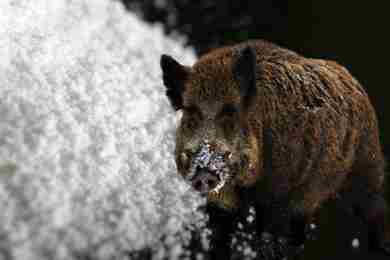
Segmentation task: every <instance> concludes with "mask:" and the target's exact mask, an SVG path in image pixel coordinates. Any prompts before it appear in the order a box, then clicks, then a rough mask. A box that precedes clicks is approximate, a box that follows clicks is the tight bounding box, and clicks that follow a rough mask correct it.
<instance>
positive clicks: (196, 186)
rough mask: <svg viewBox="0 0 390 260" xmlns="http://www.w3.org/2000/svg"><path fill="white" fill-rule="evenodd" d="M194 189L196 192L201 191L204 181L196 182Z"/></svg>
mask: <svg viewBox="0 0 390 260" xmlns="http://www.w3.org/2000/svg"><path fill="white" fill-rule="evenodd" d="M194 188H195V190H197V191H200V190H201V189H202V181H201V180H198V181H196V182H195V183H194Z"/></svg>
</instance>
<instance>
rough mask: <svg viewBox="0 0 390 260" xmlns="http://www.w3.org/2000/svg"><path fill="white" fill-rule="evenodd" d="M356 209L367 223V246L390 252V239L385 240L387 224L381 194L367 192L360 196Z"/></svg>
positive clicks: (384, 202)
mask: <svg viewBox="0 0 390 260" xmlns="http://www.w3.org/2000/svg"><path fill="white" fill-rule="evenodd" d="M356 209H357V210H356V212H357V214H358V215H359V216H360V217H362V218H363V220H364V221H365V222H366V223H367V226H368V236H369V247H370V248H371V249H380V250H383V251H384V252H385V253H387V254H390V241H386V232H385V228H386V226H387V224H388V223H386V214H387V205H386V201H385V200H384V198H383V196H382V194H379V193H377V194H369V195H367V196H365V198H361V199H360V200H359V201H358V203H357V205H356ZM387 239H389V238H387Z"/></svg>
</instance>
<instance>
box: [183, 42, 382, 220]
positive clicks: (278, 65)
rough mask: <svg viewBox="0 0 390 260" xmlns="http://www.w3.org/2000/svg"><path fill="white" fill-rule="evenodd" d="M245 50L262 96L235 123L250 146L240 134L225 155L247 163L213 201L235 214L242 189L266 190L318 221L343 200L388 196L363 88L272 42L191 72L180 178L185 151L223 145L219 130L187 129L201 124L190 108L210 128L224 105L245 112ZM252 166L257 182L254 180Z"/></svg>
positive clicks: (343, 73) (227, 53)
mask: <svg viewBox="0 0 390 260" xmlns="http://www.w3.org/2000/svg"><path fill="white" fill-rule="evenodd" d="M246 46H251V47H252V49H253V50H255V52H256V91H257V94H256V96H255V97H254V102H252V103H251V105H250V106H249V107H247V108H246V109H241V110H240V115H239V117H238V118H237V120H236V121H235V122H237V123H236V124H237V127H238V128H243V127H244V128H246V130H247V132H246V133H245V135H244V138H245V140H244V141H243V140H242V138H243V137H242V136H240V135H239V134H233V135H234V136H233V137H231V138H229V140H232V141H231V143H229V142H228V141H221V142H220V143H221V144H220V147H221V148H220V149H222V150H224V149H225V150H226V149H227V150H229V149H232V150H237V149H241V151H240V153H241V152H242V153H244V154H245V156H246V157H247V161H248V163H247V164H246V165H244V167H243V169H240V170H239V173H238V174H237V176H236V178H235V181H234V182H233V183H231V184H230V185H228V186H227V187H226V188H225V189H224V190H222V192H221V193H220V194H213V193H210V194H209V201H213V202H216V203H220V204H221V205H223V206H225V207H228V208H229V207H230V208H235V207H238V206H239V204H240V198H239V195H238V193H237V194H236V191H237V189H238V188H237V187H248V186H253V185H258V189H259V190H261V192H259V193H258V194H259V195H258V196H261V194H263V193H262V192H263V191H264V189H266V190H267V191H268V192H270V193H273V194H274V195H275V196H276V197H279V196H284V195H286V196H288V197H289V198H290V206H291V207H293V208H297V209H299V210H301V211H303V212H304V215H305V216H306V217H307V218H311V216H313V214H314V213H315V212H316V210H317V209H318V207H319V206H320V205H321V204H322V203H323V202H324V201H325V200H328V199H330V198H334V197H337V196H338V195H339V193H342V192H347V193H348V192H352V191H354V190H357V191H362V190H363V191H364V192H365V194H382V193H383V185H384V158H383V154H382V151H381V145H380V142H379V135H378V134H379V133H378V123H377V118H376V115H375V111H374V109H373V106H372V105H371V103H370V101H369V97H368V95H367V94H366V92H365V90H364V89H363V88H362V86H361V85H360V84H359V82H358V81H357V80H356V79H354V78H353V77H352V76H351V74H350V73H349V72H348V71H347V70H346V69H345V68H344V67H342V66H340V65H339V64H337V63H336V62H333V61H327V60H320V59H309V58H305V57H302V56H300V55H298V54H296V53H294V52H292V51H289V50H286V49H284V48H281V47H278V46H276V45H274V44H271V43H268V42H265V41H250V42H246V43H243V44H239V45H235V46H230V47H225V48H220V49H217V50H214V51H212V52H210V53H209V54H206V55H204V56H202V57H200V59H199V60H198V61H197V62H196V64H195V65H193V66H192V68H190V69H189V70H190V72H189V76H188V78H187V80H186V81H185V82H184V85H185V87H184V92H183V93H182V97H183V107H184V115H183V119H182V124H181V126H180V127H179V129H178V132H177V142H176V143H177V146H176V159H177V163H178V168H179V171H180V172H181V174H183V175H185V174H186V173H185V167H183V165H182V162H181V159H180V154H182V152H183V151H185V150H186V149H190V150H191V149H192V150H195V149H196V146H197V144H198V140H200V139H202V138H204V136H206V135H207V136H208V137H210V138H211V139H213V140H216V142H217V143H218V140H220V139H223V138H220V134H218V124H212V123H210V124H207V123H202V124H203V125H202V127H200V128H199V127H197V126H194V125H191V124H190V125H186V124H187V123H188V122H192V123H193V121H196V120H194V119H193V118H192V117H191V110H186V108H188V107H193V106H195V107H197V108H199V109H200V110H201V111H202V114H203V115H206V116H207V119H205V118H203V119H202V120H203V122H211V121H212V120H216V118H217V114H218V112H217V111H219V110H220V109H221V107H222V106H223V104H226V103H233V104H236V105H237V106H240V94H239V93H240V92H239V88H240V86H239V83H238V82H237V81H236V80H235V79H234V76H233V74H232V66H233V64H234V62H235V60H236V56H237V55H238V53H239V52H240V50H242V49H243V48H244V47H246ZM207 120H208V121H207ZM211 128H213V129H211ZM264 131H267V132H268V133H269V134H270V136H271V139H272V152H271V154H270V155H268V158H269V160H270V165H271V169H270V170H271V171H270V173H269V174H266V173H265V171H264V169H265V163H266V162H265V154H264V151H265V147H264V142H263V137H264ZM232 132H233V133H235V132H234V130H233V131H232ZM189 136H191V137H189ZM225 139H226V138H225ZM242 142H243V143H244V145H243V144H242ZM243 150H245V151H244V152H243ZM237 156H239V155H237ZM233 160H236V161H239V160H240V159H238V158H234V159H233ZM248 165H252V167H254V168H255V173H256V174H254V175H253V174H252V175H251V174H248V167H249V166H248ZM245 166H246V167H245ZM358 179H359V183H360V185H356V180H358ZM263 180H267V184H266V185H264V183H263ZM234 187H236V188H234ZM368 196H369V195H368ZM226 198H228V199H226Z"/></svg>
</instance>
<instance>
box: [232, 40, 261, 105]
mask: <svg viewBox="0 0 390 260" xmlns="http://www.w3.org/2000/svg"><path fill="white" fill-rule="evenodd" d="M232 72H233V77H234V79H235V80H236V81H238V83H239V85H240V95H241V100H242V104H243V106H244V107H248V106H249V105H250V102H251V101H252V100H253V99H254V96H255V95H256V52H255V50H253V48H251V47H250V46H247V47H245V48H244V49H243V50H241V51H240V53H239V54H238V57H237V58H236V60H235V62H233V67H232Z"/></svg>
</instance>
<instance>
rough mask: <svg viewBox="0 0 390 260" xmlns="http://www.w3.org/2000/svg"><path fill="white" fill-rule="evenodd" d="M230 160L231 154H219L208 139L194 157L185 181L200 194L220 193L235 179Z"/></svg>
mask: <svg viewBox="0 0 390 260" xmlns="http://www.w3.org/2000/svg"><path fill="white" fill-rule="evenodd" d="M184 156H186V155H184ZM229 159H231V153H230V152H225V153H219V152H217V151H216V150H215V149H213V147H212V145H211V144H210V143H209V141H208V140H207V139H206V140H204V141H203V142H202V144H201V146H200V149H199V151H197V153H196V154H195V155H194V156H193V158H192V160H191V164H190V168H189V170H188V174H187V175H186V176H185V179H186V180H187V181H188V182H189V183H190V184H191V186H192V187H193V188H194V189H195V190H197V191H199V192H200V193H203V194H206V193H208V192H210V191H215V192H218V191H219V190H220V189H221V188H222V187H223V186H224V185H225V184H226V183H227V182H228V181H229V180H231V179H232V177H233V175H232V171H231V167H229V164H228V161H229Z"/></svg>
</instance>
